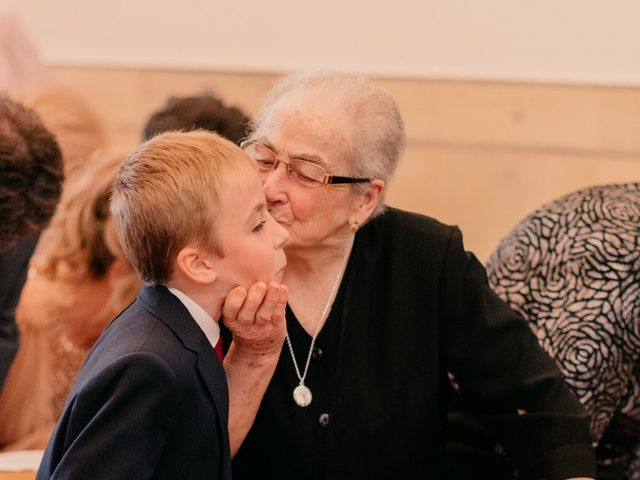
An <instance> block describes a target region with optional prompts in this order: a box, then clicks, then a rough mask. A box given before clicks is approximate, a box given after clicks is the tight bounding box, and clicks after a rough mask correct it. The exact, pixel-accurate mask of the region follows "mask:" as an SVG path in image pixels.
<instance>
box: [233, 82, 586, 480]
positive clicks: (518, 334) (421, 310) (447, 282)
mask: <svg viewBox="0 0 640 480" xmlns="http://www.w3.org/2000/svg"><path fill="white" fill-rule="evenodd" d="M404 141H405V136H404V128H403V122H402V118H401V116H400V114H399V112H398V109H397V106H396V104H395V102H394V101H393V99H392V98H391V97H390V96H389V95H388V94H386V93H385V92H383V91H381V90H380V89H378V88H376V87H375V86H374V85H373V84H372V83H371V82H370V81H368V80H366V79H364V78H362V77H359V76H353V75H344V74H329V73H307V74H298V75H293V76H290V77H287V78H285V79H284V80H283V81H281V82H280V83H279V84H277V85H276V86H275V87H274V89H273V90H272V92H271V93H270V94H269V96H268V97H267V99H266V102H265V105H264V106H263V108H262V110H261V111H260V112H259V114H258V116H257V119H256V121H255V125H254V128H253V131H252V133H251V134H250V137H249V139H248V141H246V142H245V143H244V148H245V151H246V152H247V153H248V154H249V155H250V156H251V157H252V158H254V160H255V161H256V164H257V166H258V168H259V169H260V170H261V171H262V175H263V182H264V190H265V193H266V196H267V201H268V204H269V206H270V210H271V214H272V215H273V216H274V218H275V219H276V220H277V221H278V222H280V224H282V225H283V226H284V227H285V228H286V229H287V230H288V231H289V234H290V241H289V242H288V243H287V245H286V247H285V248H286V253H287V258H288V267H287V271H286V274H285V278H284V281H283V283H284V284H285V285H287V287H288V291H289V298H288V308H287V330H288V336H287V339H286V342H285V346H284V347H283V350H282V352H281V356H280V360H279V363H278V365H277V367H276V370H275V373H274V376H273V378H272V379H271V382H270V385H269V387H268V389H267V392H266V394H265V396H264V399H263V401H262V403H261V406H260V408H259V410H258V413H257V416H256V419H255V422H254V423H253V426H252V428H251V430H250V431H249V433H248V435H247V437H246V439H245V441H244V443H243V445H242V446H241V448H240V450H239V452H238V454H237V455H236V457H235V460H234V478H236V479H245V478H255V477H258V476H260V477H262V478H307V479H314V478H318V479H320V478H327V479H342V478H344V479H354V478H367V479H376V478H403V479H405V478H443V473H442V472H443V465H442V464H443V461H442V459H443V451H444V441H445V435H446V432H445V414H446V410H447V403H448V397H449V388H450V386H449V385H450V384H449V380H448V372H451V373H453V375H454V376H455V378H456V381H457V382H458V384H459V385H460V388H461V391H462V393H463V395H464V398H465V399H466V401H467V402H468V403H469V404H470V405H472V407H473V409H474V410H475V411H476V412H477V413H478V414H479V415H482V417H483V419H484V420H485V422H486V424H487V425H488V426H489V427H490V428H491V429H492V431H493V432H494V433H495V434H496V436H498V438H499V439H500V440H501V441H502V443H503V444H504V446H505V448H506V449H507V450H508V452H509V453H510V455H511V456H512V458H513V459H514V461H516V462H517V463H518V466H519V468H520V474H521V476H522V478H529V477H531V478H571V477H582V476H584V477H590V476H593V472H594V467H593V462H594V460H593V451H592V447H591V444H590V437H589V431H588V421H587V417H586V415H585V412H584V410H583V409H582V407H581V406H580V403H579V402H578V400H577V399H576V398H575V397H574V396H573V395H572V393H571V392H570V390H569V389H568V387H567V386H566V384H565V383H564V381H563V378H562V375H561V374H560V372H559V371H558V369H557V368H556V366H555V364H554V363H553V361H552V360H551V359H550V358H549V357H548V356H547V355H546V354H545V353H544V352H543V351H542V349H541V348H540V347H539V346H538V344H537V342H536V339H535V337H534V336H533V335H532V333H531V331H530V330H529V328H528V327H527V325H526V324H525V322H524V321H523V320H522V319H521V318H520V317H518V316H517V315H516V314H514V313H513V312H512V311H511V310H510V309H509V308H508V307H507V306H506V305H505V304H504V303H503V302H502V301H500V300H499V299H498V297H497V296H496V295H495V294H494V293H493V292H492V291H491V290H490V289H489V287H488V286H487V283H486V280H485V273H484V270H483V268H482V266H481V265H480V263H479V262H478V261H477V260H476V259H475V257H474V256H473V255H471V254H468V253H466V252H465V250H464V248H463V244H462V236H461V233H460V231H459V230H458V229H457V228H455V227H450V226H447V225H444V224H442V223H439V222H438V221H436V220H434V219H432V218H428V217H424V216H420V215H416V214H412V213H408V212H403V211H400V210H396V209H392V208H386V209H385V208H384V205H383V198H384V192H385V186H386V184H387V182H388V181H389V179H390V177H391V175H392V173H393V171H394V168H395V167H396V164H397V162H398V160H399V158H400V156H401V153H402V150H403V146H404Z"/></svg>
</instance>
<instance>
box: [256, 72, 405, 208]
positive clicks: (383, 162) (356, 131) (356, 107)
mask: <svg viewBox="0 0 640 480" xmlns="http://www.w3.org/2000/svg"><path fill="white" fill-rule="evenodd" d="M301 90H302V91H304V92H305V94H306V95H309V98H311V99H314V98H318V97H320V98H321V99H322V102H323V103H327V102H331V103H332V104H333V105H337V106H339V108H340V109H341V110H343V111H344V112H345V113H346V114H347V115H348V116H349V117H350V118H351V122H352V128H353V136H352V138H351V145H350V155H349V158H348V159H347V160H348V162H349V164H350V167H351V175H353V176H356V177H367V178H375V179H380V180H383V181H384V182H385V183H388V182H389V180H390V179H391V177H392V175H393V173H394V171H395V168H396V166H397V165H398V162H399V160H400V157H401V155H402V152H403V151H404V146H405V132H404V121H403V120H402V116H401V115H400V111H399V110H398V105H397V104H396V102H395V100H394V99H393V97H391V95H389V94H388V93H387V92H385V91H384V90H382V89H381V88H379V87H377V86H376V85H374V83H373V82H372V81H371V80H369V79H368V78H366V77H365V76H363V75H358V74H352V73H339V72H328V71H324V70H306V71H302V72H298V73H294V74H291V75H288V76H286V77H284V78H282V79H281V80H280V81H279V82H277V83H276V84H275V85H274V86H273V87H272V88H271V90H270V91H269V92H268V93H267V95H266V97H265V100H264V102H263V104H262V106H261V108H260V110H259V111H258V114H257V115H256V117H255V119H254V120H253V122H252V123H251V127H250V134H249V137H251V136H253V135H254V134H255V133H256V132H257V131H259V130H260V127H261V126H262V124H263V123H264V121H265V120H266V119H267V117H268V116H269V115H270V113H271V110H272V109H273V107H274V106H275V104H276V103H278V101H279V100H280V99H282V98H283V97H285V96H286V95H287V94H289V93H292V92H299V91H301ZM353 187H354V188H367V187H366V184H365V185H362V184H354V186H353ZM383 208H384V207H383V203H382V201H381V202H380V205H379V206H378V209H377V210H376V212H375V215H377V214H379V213H381V212H382V210H383Z"/></svg>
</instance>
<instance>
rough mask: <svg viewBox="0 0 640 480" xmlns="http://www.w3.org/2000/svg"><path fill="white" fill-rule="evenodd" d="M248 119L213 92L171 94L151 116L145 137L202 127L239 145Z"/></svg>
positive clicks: (145, 128) (244, 134)
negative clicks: (191, 94) (183, 94)
mask: <svg viewBox="0 0 640 480" xmlns="http://www.w3.org/2000/svg"><path fill="white" fill-rule="evenodd" d="M249 121H250V120H249V117H248V116H247V115H246V114H245V113H244V112H243V111H242V110H240V109H239V108H238V107H235V106H227V105H225V103H224V102H223V101H222V100H221V99H219V98H218V97H216V96H215V95H213V94H211V93H203V94H200V95H193V96H187V97H170V98H169V99H168V100H167V103H166V105H164V106H163V107H162V108H161V109H160V110H158V111H156V112H154V113H153V114H152V115H151V116H150V117H149V119H148V120H147V123H146V125H145V127H144V130H143V134H142V139H143V140H148V139H150V138H151V137H153V136H155V135H157V134H158V133H162V132H167V131H169V130H183V131H187V132H188V131H191V130H197V129H203V130H208V131H210V132H216V133H217V134H219V135H221V136H223V137H225V138H226V139H228V140H231V141H232V142H233V143H236V144H237V143H240V140H242V139H243V138H244V137H245V136H246V133H247V127H248V125H249Z"/></svg>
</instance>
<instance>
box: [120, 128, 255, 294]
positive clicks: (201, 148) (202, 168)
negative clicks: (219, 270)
mask: <svg viewBox="0 0 640 480" xmlns="http://www.w3.org/2000/svg"><path fill="white" fill-rule="evenodd" d="M247 172H255V167H254V166H253V163H252V162H251V160H249V157H247V156H246V155H245V154H244V153H243V152H242V150H240V148H239V147H237V146H236V145H234V144H233V143H231V142H230V141H228V140H225V139H224V138H222V137H220V136H219V135H217V134H215V133H211V132H205V131H203V130H196V131H192V132H168V133H163V134H161V135H158V136H156V137H154V138H152V139H151V140H148V141H147V142H145V143H143V144H142V145H140V146H139V147H138V149H137V150H136V151H135V152H133V153H132V154H131V155H130V156H129V158H128V159H127V160H126V162H125V164H124V165H123V167H122V168H121V169H120V172H119V173H118V176H117V178H116V180H115V182H114V188H113V195H112V199H111V214H112V216H113V218H114V222H115V224H116V230H117V232H118V238H119V239H120V242H121V244H122V247H123V250H124V252H125V254H126V256H127V258H128V259H129V261H130V262H131V264H132V265H133V267H134V268H135V269H136V270H137V271H138V273H139V274H140V276H141V278H142V281H143V282H145V283H146V284H149V285H154V284H161V283H165V282H166V281H168V280H169V279H170V278H171V275H172V273H173V263H174V261H175V258H176V256H177V254H178V252H179V251H180V250H181V249H183V248H184V247H186V246H189V245H191V246H194V247H198V248H203V249H205V250H207V251H209V252H213V253H216V254H218V255H223V254H224V253H223V252H222V250H221V248H220V245H219V243H218V242H217V236H216V232H215V219H216V217H217V213H218V203H219V198H220V191H221V189H222V186H223V184H224V183H225V181H227V180H229V179H230V178H231V174H232V173H239V174H242V173H247ZM254 174H255V173H254Z"/></svg>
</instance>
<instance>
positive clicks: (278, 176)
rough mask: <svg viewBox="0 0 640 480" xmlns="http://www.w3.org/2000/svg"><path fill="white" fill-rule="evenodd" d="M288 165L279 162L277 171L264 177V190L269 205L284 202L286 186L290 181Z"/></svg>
mask: <svg viewBox="0 0 640 480" xmlns="http://www.w3.org/2000/svg"><path fill="white" fill-rule="evenodd" d="M288 177H289V175H288V173H287V165H286V164H284V163H282V162H279V163H278V165H277V167H276V168H275V170H272V171H271V172H269V173H267V174H265V175H264V177H263V181H262V188H263V189H264V194H265V196H266V197H267V203H269V204H272V203H276V202H282V201H284V197H285V196H286V195H285V193H284V192H285V188H286V184H287V182H288V181H289V178H288Z"/></svg>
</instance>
